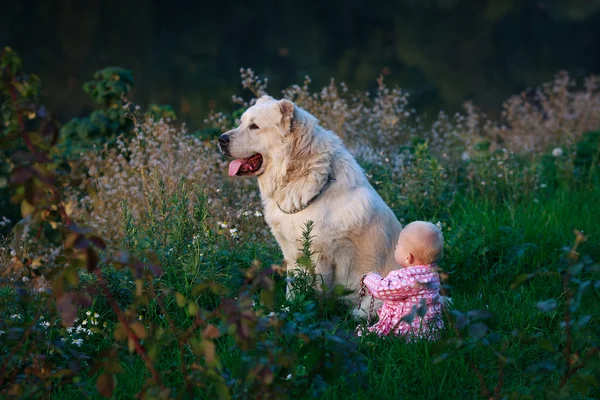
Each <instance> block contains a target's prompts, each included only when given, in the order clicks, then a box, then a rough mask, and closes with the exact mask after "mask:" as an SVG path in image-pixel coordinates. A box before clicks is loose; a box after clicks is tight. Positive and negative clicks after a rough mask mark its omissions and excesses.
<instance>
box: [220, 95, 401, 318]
mask: <svg viewBox="0 0 600 400" xmlns="http://www.w3.org/2000/svg"><path fill="white" fill-rule="evenodd" d="M219 145H220V148H221V151H222V152H223V154H225V155H226V156H229V157H233V158H235V159H234V160H233V161H231V163H230V164H229V175H230V176H257V177H258V183H259V186H260V192H261V197H262V202H263V206H264V215H265V220H266V221H267V223H268V225H269V226H270V227H271V230H272V232H273V235H274V236H275V238H276V239H277V242H278V243H279V246H280V247H281V250H282V252H283V255H284V258H285V260H284V261H285V264H286V267H287V269H288V271H289V270H291V269H293V268H296V260H297V258H298V257H299V255H300V250H299V248H300V243H301V242H300V239H301V237H302V230H303V228H304V226H305V223H306V222H307V221H309V220H312V221H313V222H314V224H315V225H314V229H313V235H314V239H313V248H312V250H313V252H314V253H315V258H316V259H315V260H313V261H314V263H315V266H316V269H315V272H316V273H317V274H320V275H321V276H322V279H323V282H324V283H325V284H326V285H327V287H329V288H331V287H333V285H335V284H342V285H344V286H345V287H346V288H348V289H350V290H353V291H354V294H352V295H349V296H348V297H347V300H349V301H351V302H353V303H352V304H354V305H355V307H356V304H357V303H356V302H357V301H358V300H357V299H358V291H359V289H360V281H361V277H362V275H363V274H366V273H367V272H369V271H378V272H379V273H380V274H382V275H383V276H385V275H386V274H387V273H388V272H389V271H391V270H393V269H397V268H398V266H397V264H396V263H395V261H394V248H395V245H396V242H397V239H398V235H399V233H400V230H401V229H402V227H401V225H400V223H399V222H398V219H397V218H396V217H395V215H394V213H393V212H392V210H391V209H390V208H389V207H388V206H387V205H386V204H385V202H384V201H383V199H382V198H381V197H380V196H379V195H378V194H377V192H375V190H374V189H373V187H372V186H371V185H370V184H369V182H368V180H367V178H366V176H365V174H364V172H363V170H362V169H361V168H360V166H359V165H358V163H357V162H356V160H355V159H354V158H353V157H352V155H351V154H350V153H349V152H348V150H347V149H346V148H345V147H344V145H343V143H342V141H341V139H340V138H339V137H338V136H337V135H335V134H334V133H333V132H330V131H327V130H325V129H323V128H322V127H320V126H319V125H318V121H317V120H316V118H315V117H313V116H312V115H310V114H309V113H307V112H306V111H304V110H302V109H300V108H299V107H297V106H296V105H294V103H292V102H290V101H288V100H281V101H277V100H275V99H273V98H271V97H267V96H263V97H261V98H260V99H258V101H257V102H256V104H255V105H254V106H252V107H250V108H249V109H248V110H247V111H246V112H245V113H244V114H243V115H242V118H241V125H240V126H239V127H238V128H236V129H233V130H230V131H229V132H226V133H224V134H223V135H221V136H220V137H219ZM369 301H370V300H369V298H368V297H366V298H364V299H363V304H362V305H361V309H362V310H363V311H362V312H360V311H355V316H364V315H365V313H364V312H365V310H367V309H368V307H365V305H368V303H369ZM379 307H380V304H376V307H375V309H378V308H379Z"/></svg>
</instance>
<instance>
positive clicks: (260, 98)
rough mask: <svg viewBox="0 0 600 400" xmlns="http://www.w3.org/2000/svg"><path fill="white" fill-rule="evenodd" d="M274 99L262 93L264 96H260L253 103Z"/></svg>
mask: <svg viewBox="0 0 600 400" xmlns="http://www.w3.org/2000/svg"><path fill="white" fill-rule="evenodd" d="M273 100H275V99H274V98H272V97H271V96H269V95H266V94H265V95H264V96H260V97H259V98H258V99H257V100H256V103H255V104H262V103H266V102H267V101H273Z"/></svg>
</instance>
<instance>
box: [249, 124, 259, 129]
mask: <svg viewBox="0 0 600 400" xmlns="http://www.w3.org/2000/svg"><path fill="white" fill-rule="evenodd" d="M250 129H252V130H254V129H260V128H259V127H258V125H256V124H252V125H250Z"/></svg>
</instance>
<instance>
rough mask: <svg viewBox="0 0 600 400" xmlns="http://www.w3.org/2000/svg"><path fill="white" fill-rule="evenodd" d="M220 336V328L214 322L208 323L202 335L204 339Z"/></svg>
mask: <svg viewBox="0 0 600 400" xmlns="http://www.w3.org/2000/svg"><path fill="white" fill-rule="evenodd" d="M219 336H221V332H220V331H219V328H217V327H216V326H214V325H213V324H208V325H207V326H206V328H204V331H203V332H202V337H203V338H204V339H216V338H218V337H219Z"/></svg>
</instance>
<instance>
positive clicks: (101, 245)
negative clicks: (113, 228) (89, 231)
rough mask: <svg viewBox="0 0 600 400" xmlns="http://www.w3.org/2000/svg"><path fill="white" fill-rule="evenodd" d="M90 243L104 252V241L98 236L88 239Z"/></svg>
mask: <svg viewBox="0 0 600 400" xmlns="http://www.w3.org/2000/svg"><path fill="white" fill-rule="evenodd" d="M90 242H92V243H93V244H94V246H96V247H97V248H99V249H100V250H105V249H106V243H104V240H102V239H101V238H99V237H98V236H91V237H90Z"/></svg>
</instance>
